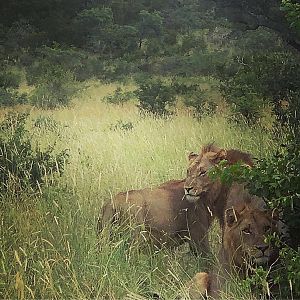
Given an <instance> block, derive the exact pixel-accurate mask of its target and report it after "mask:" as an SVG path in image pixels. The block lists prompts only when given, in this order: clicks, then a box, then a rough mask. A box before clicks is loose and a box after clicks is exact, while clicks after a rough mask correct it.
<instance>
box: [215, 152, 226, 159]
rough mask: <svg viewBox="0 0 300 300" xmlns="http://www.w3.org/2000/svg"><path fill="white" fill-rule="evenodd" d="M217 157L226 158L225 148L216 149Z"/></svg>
mask: <svg viewBox="0 0 300 300" xmlns="http://www.w3.org/2000/svg"><path fill="white" fill-rule="evenodd" d="M217 156H218V158H219V159H220V160H223V159H226V158H227V151H226V150H225V149H220V150H219V151H218V154H217Z"/></svg>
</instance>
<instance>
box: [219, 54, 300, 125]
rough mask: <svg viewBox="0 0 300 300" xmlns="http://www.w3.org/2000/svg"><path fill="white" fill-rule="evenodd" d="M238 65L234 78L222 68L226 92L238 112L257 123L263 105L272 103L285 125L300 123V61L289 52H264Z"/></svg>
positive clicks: (223, 87) (228, 99) (223, 86)
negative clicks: (284, 104)
mask: <svg viewBox="0 0 300 300" xmlns="http://www.w3.org/2000/svg"><path fill="white" fill-rule="evenodd" d="M238 65H239V67H238V71H237V72H236V73H235V74H233V75H232V76H226V74H225V75H224V76H223V75H222V72H220V71H221V69H220V68H219V69H218V70H219V72H220V73H219V78H220V80H221V81H223V83H224V84H223V85H222V93H223V95H224V97H225V99H226V100H227V101H228V102H229V103H233V104H235V107H236V110H237V111H238V112H240V113H241V114H243V115H244V116H245V117H248V118H250V119H251V120H254V121H255V119H257V117H258V116H259V111H260V110H261V107H262V106H263V104H264V103H265V104H268V103H271V104H272V105H273V106H274V111H275V113H276V115H277V116H278V119H279V120H280V121H281V122H286V121H289V122H290V123H292V124H297V123H299V115H300V113H299V101H300V100H299V98H300V93H299V89H300V81H299V78H300V60H299V58H297V57H296V56H295V55H293V54H292V53H288V52H287V53H286V52H274V53H271V54H265V53H264V54H257V55H251V56H248V57H245V58H244V60H243V62H241V63H239V64H238ZM225 69H226V68H225ZM225 69H223V71H226V70H225ZM274 74H276V76H274ZM283 102H286V103H287V105H286V106H283V105H282V103H283Z"/></svg>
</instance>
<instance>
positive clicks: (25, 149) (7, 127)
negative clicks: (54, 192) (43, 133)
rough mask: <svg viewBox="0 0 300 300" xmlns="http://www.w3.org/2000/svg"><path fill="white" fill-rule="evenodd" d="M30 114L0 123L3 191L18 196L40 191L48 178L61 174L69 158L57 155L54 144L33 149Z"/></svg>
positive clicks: (10, 118) (63, 152)
mask: <svg viewBox="0 0 300 300" xmlns="http://www.w3.org/2000/svg"><path fill="white" fill-rule="evenodd" d="M27 120H28V114H15V113H9V114H8V115H7V116H6V118H5V119H4V121H2V122H1V123H0V153H1V155H0V170H1V172H0V190H1V191H8V192H13V193H18V192H20V191H21V190H23V189H25V190H27V189H32V190H36V189H40V188H41V186H42V185H43V183H44V180H45V177H46V176H49V177H50V179H49V181H48V183H49V182H51V180H53V174H55V173H58V174H62V173H63V171H64V166H65V163H66V161H67V159H68V153H67V150H63V151H61V152H59V153H57V154H54V145H49V146H48V148H47V149H46V150H44V151H42V150H41V149H40V147H39V145H38V144H37V145H36V146H35V148H33V146H32V144H31V137H30V135H29V132H28V131H27V130H26V122H27Z"/></svg>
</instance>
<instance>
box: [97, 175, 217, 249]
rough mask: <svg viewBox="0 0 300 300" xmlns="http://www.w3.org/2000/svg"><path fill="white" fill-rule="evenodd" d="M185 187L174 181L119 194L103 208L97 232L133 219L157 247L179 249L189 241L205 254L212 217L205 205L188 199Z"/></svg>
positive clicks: (192, 246) (193, 247) (182, 181)
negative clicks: (123, 220)
mask: <svg viewBox="0 0 300 300" xmlns="http://www.w3.org/2000/svg"><path fill="white" fill-rule="evenodd" d="M183 185H184V180H171V181H168V182H165V183H163V184H161V185H160V186H158V187H156V188H153V189H150V188H146V189H141V190H131V191H127V192H121V193H118V194H117V195H116V196H115V197H114V198H113V199H112V202H111V203H107V204H106V205H105V206H104V207H103V210H102V214H101V217H100V218H99V222H98V230H99V231H101V230H102V228H103V227H104V226H106V225H107V224H108V223H109V222H110V221H111V220H113V221H120V220H121V219H122V218H125V219H127V220H128V218H130V219H132V220H133V221H134V222H135V223H136V224H138V225H140V224H143V225H144V226H145V229H146V230H147V232H148V233H150V237H151V238H152V240H153V242H154V243H155V244H156V245H157V246H161V245H167V246H177V245H179V244H181V243H183V242H184V241H187V242H189V244H190V246H191V248H192V249H193V250H196V251H201V252H205V253H206V252H207V251H208V239H207V228H208V227H209V226H210V222H211V217H210V216H209V215H207V214H203V211H204V210H205V208H204V207H203V205H202V204H200V205H195V204H194V203H191V202H189V201H187V200H186V199H185V196H184V189H183ZM201 215H203V216H201ZM116 219H117V220H116Z"/></svg>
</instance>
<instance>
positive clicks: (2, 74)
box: [0, 69, 22, 89]
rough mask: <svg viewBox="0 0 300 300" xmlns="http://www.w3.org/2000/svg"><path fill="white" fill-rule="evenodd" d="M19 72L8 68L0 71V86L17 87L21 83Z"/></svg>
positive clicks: (5, 87)
mask: <svg viewBox="0 0 300 300" xmlns="http://www.w3.org/2000/svg"><path fill="white" fill-rule="evenodd" d="M21 79H22V78H21V74H20V73H18V72H13V71H11V70H9V69H4V70H1V71H0V87H2V88H4V89H7V88H14V89H15V88H18V87H19V85H20V83H21Z"/></svg>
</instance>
